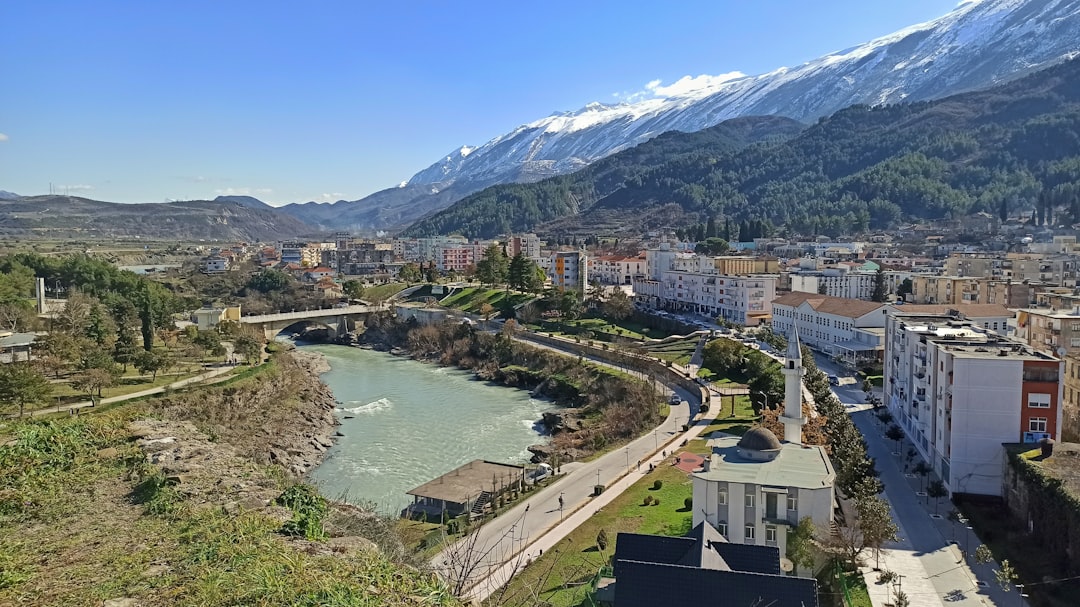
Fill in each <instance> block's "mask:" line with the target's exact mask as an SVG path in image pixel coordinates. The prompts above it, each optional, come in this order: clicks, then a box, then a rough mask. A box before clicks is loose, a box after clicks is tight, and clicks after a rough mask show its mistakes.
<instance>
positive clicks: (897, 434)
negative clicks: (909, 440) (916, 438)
mask: <svg viewBox="0 0 1080 607" xmlns="http://www.w3.org/2000/svg"><path fill="white" fill-rule="evenodd" d="M885 438H887V439H889V440H891V441H893V442H894V443H896V450H897V451H899V450H900V441H902V440H904V431H903V430H901V429H900V426H897V425H896V424H893V425H891V426H889V429H888V430H887V431H886V432H885Z"/></svg>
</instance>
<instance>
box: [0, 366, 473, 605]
mask: <svg viewBox="0 0 1080 607" xmlns="http://www.w3.org/2000/svg"><path fill="white" fill-rule="evenodd" d="M305 364H306V363H305V362H303V361H302V360H297V359H294V358H293V356H292V355H291V354H289V353H281V354H278V355H276V356H275V357H274V358H273V359H272V361H271V362H269V363H265V364H264V365H262V366H260V367H258V368H256V370H254V371H253V372H252V373H250V374H247V375H245V376H242V377H240V378H238V379H236V380H233V381H231V382H226V383H224V384H221V385H217V386H209V387H203V388H199V389H197V390H194V391H191V392H186V393H178V394H170V395H167V396H166V397H163V398H154V399H148V400H144V401H141V402H137V403H129V404H126V405H124V406H120V407H115V408H113V409H110V410H108V411H99V412H97V413H95V414H93V415H81V416H78V417H70V416H57V417H54V418H51V419H34V420H13V421H9V422H5V423H4V424H3V425H0V604H8V603H11V604H34V605H61V604H62V605H88V606H89V605H95V606H99V605H101V604H102V603H103V602H104V601H110V600H114V599H131V600H132V602H131V603H130V604H145V605H193V606H194V605H200V606H202V605H321V606H369V605H370V606H376V605H415V604H425V605H447V606H450V605H458V604H459V603H458V601H457V600H456V599H455V598H454V597H453V596H452V595H451V593H450V592H449V591H448V590H447V588H446V586H445V585H444V584H443V583H442V582H441V581H440V580H439V579H438V578H437V577H436V576H435V575H434V574H432V573H429V572H428V571H427V570H426V568H424V567H423V566H422V564H421V563H418V562H416V561H415V559H416V557H415V556H413V554H412V553H411V551H409V550H406V549H405V548H404V546H403V544H402V542H401V540H400V539H399V538H398V536H397V533H396V531H395V522H394V521H390V520H387V519H383V518H381V517H378V516H376V515H373V514H371V513H367V512H364V511H362V510H360V509H357V508H354V507H351V506H345V505H339V504H335V503H332V502H329V501H328V500H326V499H325V498H323V497H322V496H320V495H319V494H318V492H317V491H315V490H314V489H313V488H311V487H309V486H306V485H302V484H297V483H296V481H295V480H291V479H293V478H294V477H293V476H292V474H291V472H293V471H297V470H299V469H302V466H303V464H304V458H305V457H307V456H306V455H304V454H305V453H317V452H318V448H317V447H316V445H318V446H319V447H323V446H324V445H327V444H329V443H328V441H327V440H326V436H327V433H328V432H330V431H332V429H333V423H334V422H333V416H332V408H333V400H332V397H330V396H329V393H328V392H327V391H326V389H325V387H322V386H321V384H319V382H318V380H317V378H316V377H315V376H314V375H313V374H311V373H309V372H308V370H307V368H306V367H305ZM323 448H325V447H323ZM106 604H109V603H106ZM118 604H120V603H118ZM122 604H129V603H122Z"/></svg>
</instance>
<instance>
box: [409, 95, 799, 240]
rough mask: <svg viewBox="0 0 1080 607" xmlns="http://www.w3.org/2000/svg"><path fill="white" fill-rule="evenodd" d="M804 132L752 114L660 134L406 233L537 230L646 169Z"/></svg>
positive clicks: (499, 190) (481, 195)
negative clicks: (693, 130) (690, 130)
mask: <svg viewBox="0 0 1080 607" xmlns="http://www.w3.org/2000/svg"><path fill="white" fill-rule="evenodd" d="M803 128H805V125H802V124H800V123H798V122H796V121H794V120H791V119H788V118H783V117H780V116H751V117H747V118H735V119H732V120H727V121H725V122H722V123H720V124H718V125H716V126H714V127H711V128H708V129H705V130H702V131H698V132H696V133H680V132H670V133H664V134H662V135H660V136H658V137H656V138H655V139H652V140H650V141H647V142H645V143H643V144H641V145H638V146H635V147H633V148H630V149H629V150H625V151H623V152H620V153H618V154H614V155H612V156H609V157H608V158H605V159H603V160H600V161H598V162H596V163H594V164H592V165H589V166H588V167H586V168H584V169H582V170H581V171H578V172H577V173H573V174H570V175H560V176H558V177H552V178H550V179H545V180H543V181H539V182H535V183H527V184H508V185H497V186H492V187H490V188H487V189H485V190H483V191H481V192H478V193H476V194H473V195H471V196H469V197H467V198H464V199H462V200H461V201H459V202H458V203H456V204H454V205H453V206H451V207H450V208H448V209H446V210H444V211H442V212H439V213H436V214H435V215H433V216H431V217H429V218H427V219H424V220H421V221H419V222H417V223H416V224H414V225H413V226H411V227H410V228H409V229H408V230H406V232H405V234H406V235H412V236H426V235H432V234H448V233H452V232H463V233H466V234H469V235H470V236H478V237H479V236H493V235H496V234H501V233H505V232H507V231H509V230H511V229H513V230H519V229H522V228H523V227H531V226H535V225H538V224H541V223H543V222H546V221H551V220H553V219H557V218H559V217H563V216H566V215H572V214H575V213H578V212H580V211H584V210H585V209H587V208H589V207H590V206H592V205H593V204H594V203H595V202H596V201H597V200H599V199H600V198H602V197H604V196H606V195H608V194H610V193H611V192H614V191H616V190H618V189H619V188H621V187H623V186H624V184H626V183H627V182H628V181H629V180H632V179H634V178H635V177H636V176H638V175H640V174H641V173H642V172H643V171H644V170H645V169H646V168H647V167H653V166H660V165H663V164H665V163H672V162H686V163H692V162H701V161H706V160H707V159H709V158H716V157H720V156H723V155H725V154H730V153H732V152H735V151H736V150H740V149H743V148H746V147H747V146H749V145H752V144H755V143H763V142H776V141H784V140H787V139H790V138H791V137H793V136H795V135H796V134H798V133H799V132H800V131H802V129H803Z"/></svg>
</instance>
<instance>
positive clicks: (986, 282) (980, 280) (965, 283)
mask: <svg viewBox="0 0 1080 607" xmlns="http://www.w3.org/2000/svg"><path fill="white" fill-rule="evenodd" d="M1033 296H1034V288H1033V287H1032V285H1031V284H1029V283H1026V282H1017V281H1014V280H1012V279H1002V278H990V277H968V276H926V275H922V274H917V275H913V276H912V277H911V292H910V293H908V295H907V296H906V297H905V299H906V300H907V301H909V302H911V303H916V304H954V305H955V304H1001V305H1003V306H1007V307H1010V308H1019V307H1026V306H1028V305H1031V301H1032V298H1033Z"/></svg>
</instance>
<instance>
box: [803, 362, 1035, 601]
mask: <svg viewBox="0 0 1080 607" xmlns="http://www.w3.org/2000/svg"><path fill="white" fill-rule="evenodd" d="M814 358H815V360H816V361H817V364H818V368H820V369H821V370H822V371H824V372H825V373H828V374H832V375H836V376H838V377H843V376H845V375H850V373H849V372H847V371H844V370H842V369H840V368H839V367H838V366H837V365H836V364H834V363H833V362H832V361H830V360H828V359H827V358H825V357H824V356H821V355H817V354H815V357H814ZM832 391H833V394H835V395H836V397H837V398H839V399H840V402H842V403H844V407H845V409H847V411H848V412H849V413H850V414H851V417H852V420H853V421H854V422H855V426H856V427H857V428H858V429H859V431H860V432H862V434H863V436H864V437H865V438H866V443H867V449H868V453H869V455H870V457H872V458H874V460H875V461H876V463H877V469H878V471H879V472H880V473H881V476H880V478H881V481H882V482H883V483H884V484H885V493H884V495H883V497H885V499H886V500H887V501H888V502H889V504H890V506H891V508H892V515H893V520H894V521H895V522H896V524H897V526H898V527H899V528H900V532H899V536H900V541H899V542H895V543H891V544H889V545H887V546H886V548H887V549H886V550H885V551H884V553H883V555H882V558H881V568H882V569H888V570H890V571H894V572H896V573H899V574H901V575H903V576H904V577H903V578H902V590H903V591H904V592H905V593H906V594H907V595H908V598H909V599H910V600H911V604H912V605H919V606H920V607H922V606H926V607H937V606H939V605H940V606H942V607H944V606H945V605H946V604H948V605H950V606H961V607H975V606H978V607H985V606H986V605H1002V606H1004V605H1008V606H1009V607H1015V606H1017V605H1020V606H1022V607H1023V606H1026V605H1027V603H1026V602H1025V601H1024V600H1023V597H1018V596H1017V592H1016V590H1015V589H1012V590H1011V591H1010V592H1008V593H1006V592H1004V591H1003V590H1002V589H1001V587H1000V586H999V585H998V584H997V581H996V579H995V577H994V569H996V568H997V565H996V564H994V563H990V564H986V565H974V566H973V567H972V566H969V565H968V563H965V562H963V561H964V559H962V557H961V552H962V551H963V549H964V548H967V553H968V555H969V558H968V559H966V560H967V561H968V562H969V563H974V558H973V557H971V556H970V555H972V554H973V553H974V552H975V548H976V547H977V546H978V545H979V543H980V542H979V541H978V538H977V537H975V536H974V534H973V533H972V532H971V531H969V530H968V528H967V527H965V526H963V525H960V524H959V523H953V522H951V521H949V520H948V519H947V518H946V517H941V518H935V517H932V516H931V514H936V512H935V511H936V510H937V508H935V506H934V504H933V503H932V500H929V499H927V498H925V497H922V496H918V495H916V491H918V490H920V489H921V485H922V484H923V483H928V482H930V481H929V480H925V481H924V480H922V479H919V478H916V477H915V475H914V474H905V472H906V471H905V470H904V469H903V466H904V460H903V459H902V458H903V455H901V456H897V455H894V454H893V452H894V450H895V449H896V446H895V444H894V443H893V442H892V441H890V440H888V439H886V438H885V437H884V434H883V433H884V428H883V427H882V426H881V424H880V423H879V422H878V421H877V419H876V417H875V416H874V413H873V410H872V409H871V408H870V407H869V406H867V405H866V404H865V403H864V401H865V394H864V393H863V391H862V386H861V384H860V383H859V382H854V383H848V384H845V385H841V386H833V387H832ZM907 449H908V446H902V447H901V448H900V453H901V454H904V453H906V452H907ZM949 508H950V505H949V504H948V503H945V504H943V505H942V508H941V512H942V513H944V512H948V510H949ZM968 534H971V535H968ZM946 536H948V537H949V538H954V537H955V538H960V540H961V541H960V544H959V545H956V544H953V543H952V542H951V541H949V540H947V539H946ZM864 578H865V579H866V587H867V588H868V589H869V591H870V599H871V602H872V603H873V604H874V607H885V605H887V604H888V603H889V602H890V601H891V597H890V596H889V594H890V593H889V590H888V588H887V585H882V584H878V583H877V572H874V571H873V570H872V569H871V568H866V570H865V571H864Z"/></svg>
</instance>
